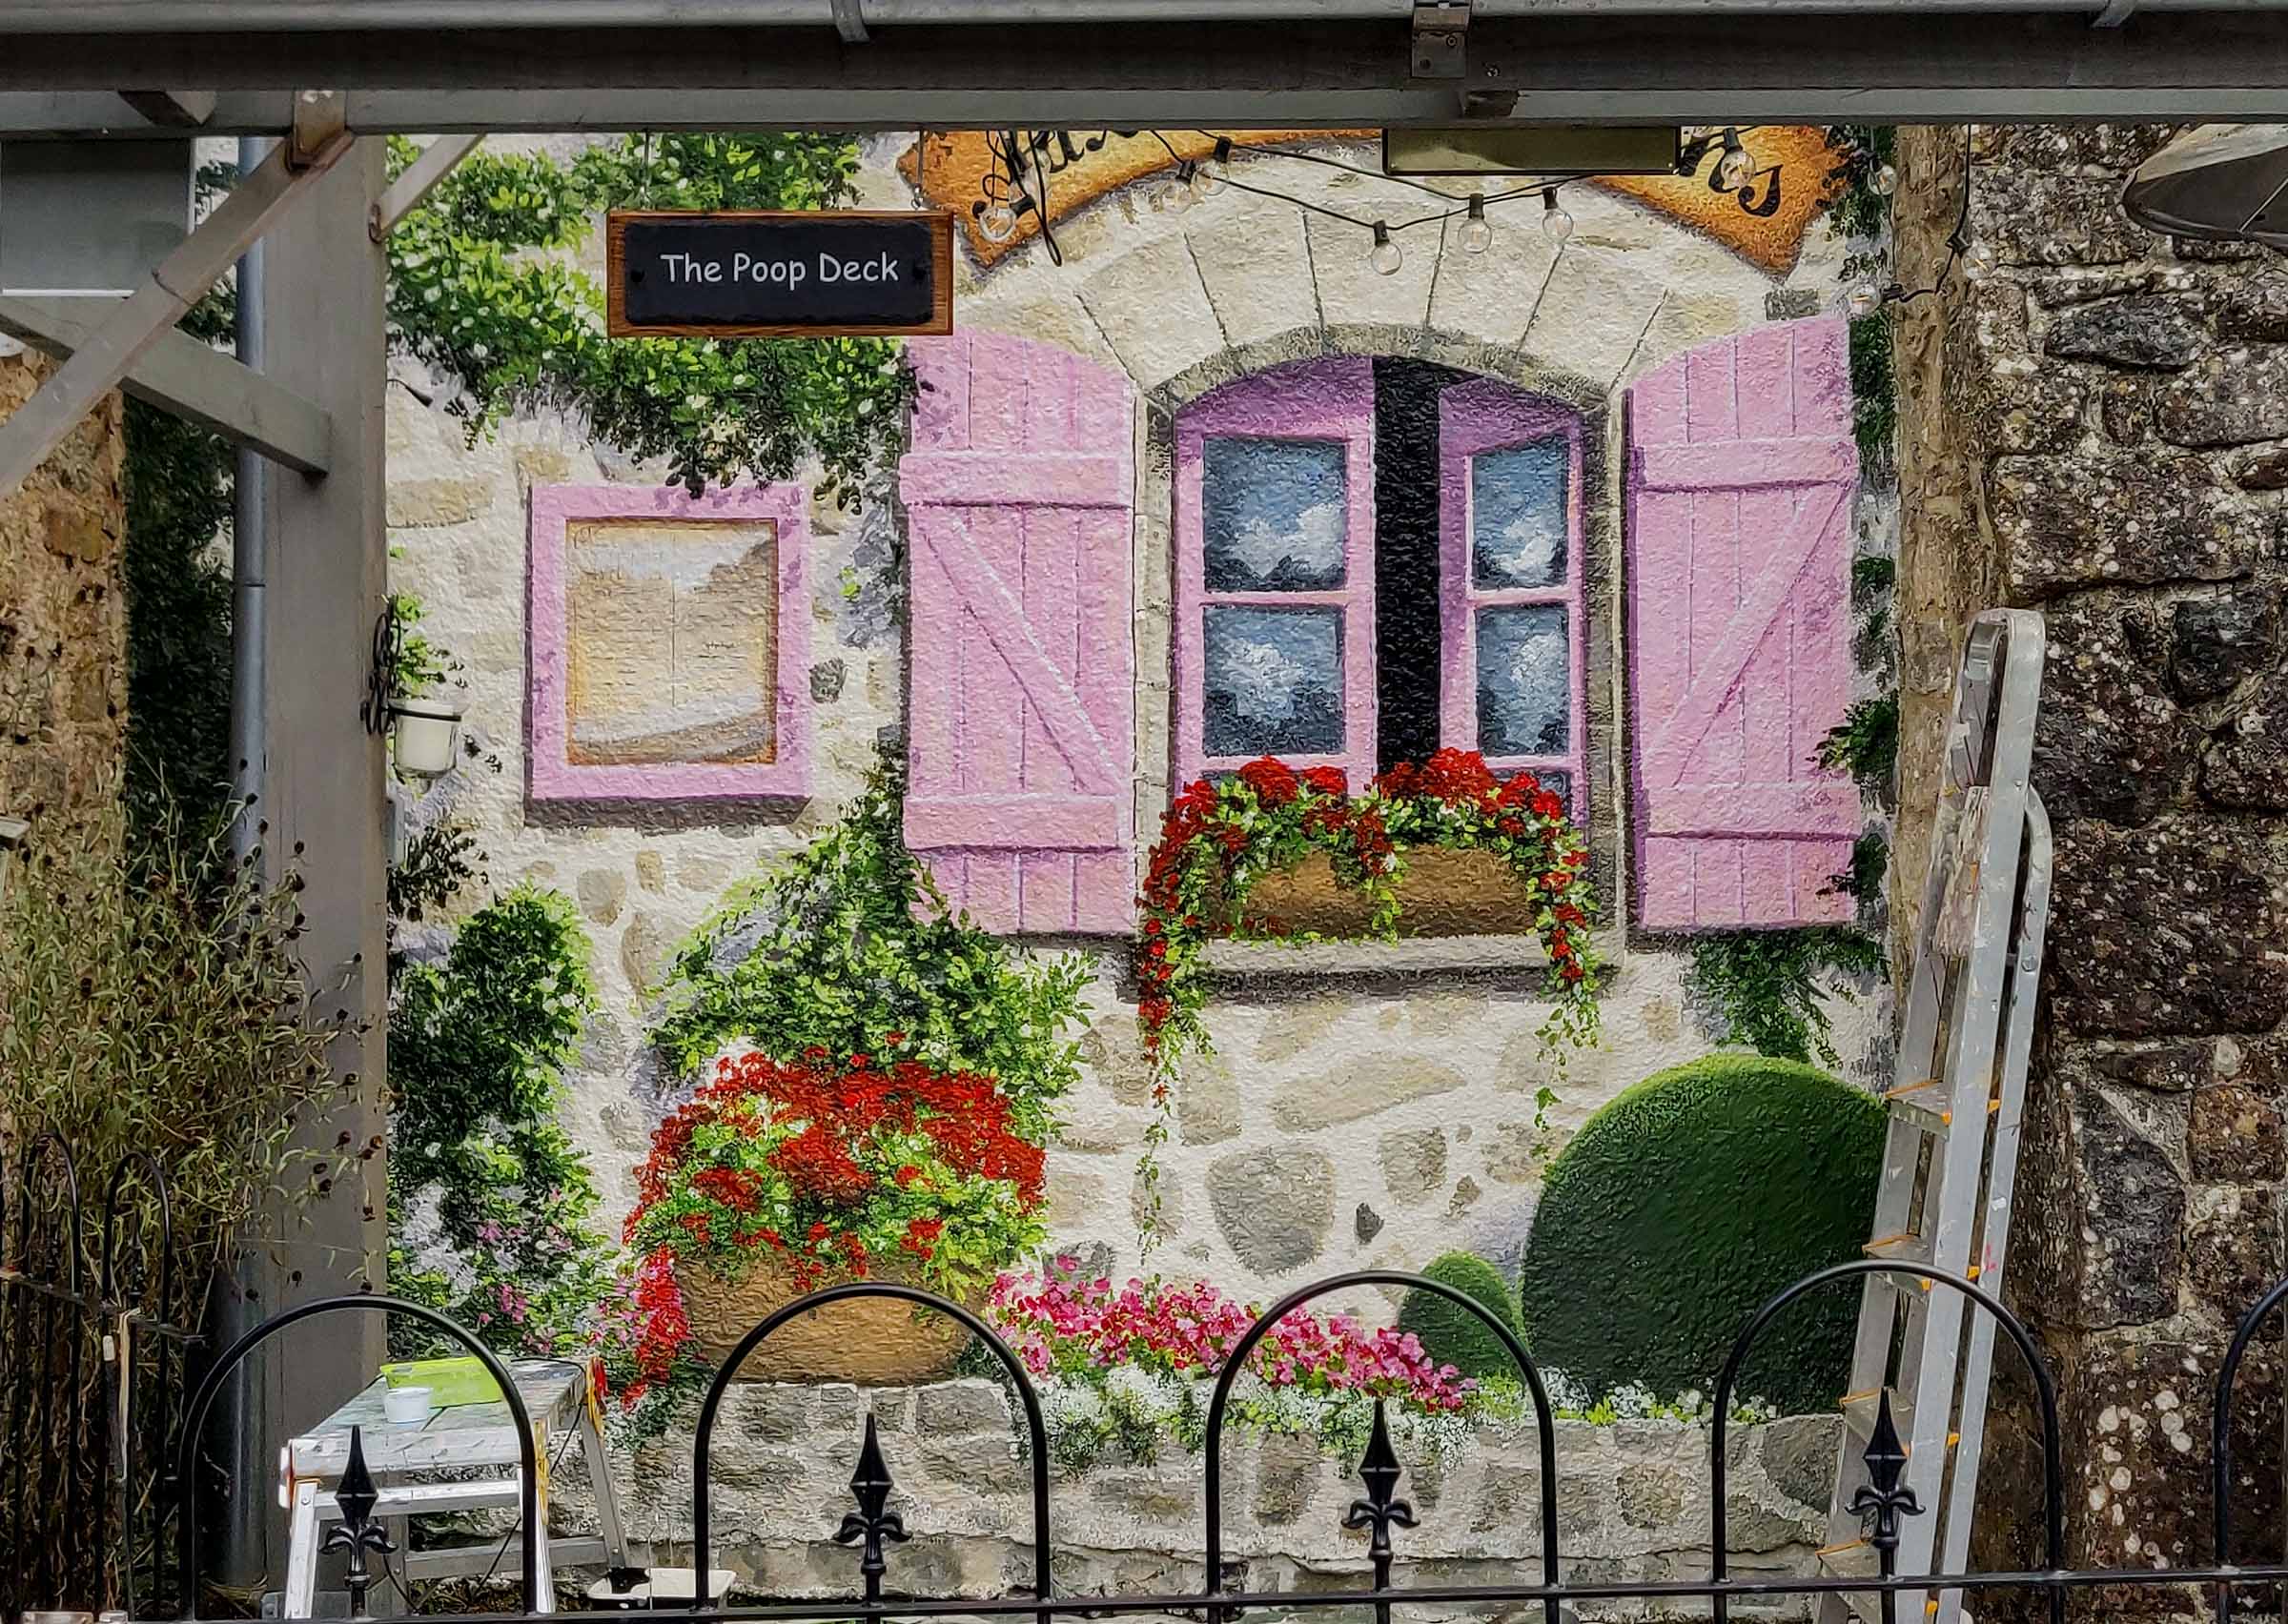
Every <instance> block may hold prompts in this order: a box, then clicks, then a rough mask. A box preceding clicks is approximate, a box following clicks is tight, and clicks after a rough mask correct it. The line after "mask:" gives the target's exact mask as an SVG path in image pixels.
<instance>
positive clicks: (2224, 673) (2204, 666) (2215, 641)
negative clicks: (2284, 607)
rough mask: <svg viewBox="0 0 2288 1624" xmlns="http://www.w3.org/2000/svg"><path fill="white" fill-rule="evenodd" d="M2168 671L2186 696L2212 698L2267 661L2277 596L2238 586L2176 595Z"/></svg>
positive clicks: (2274, 640)
mask: <svg viewBox="0 0 2288 1624" xmlns="http://www.w3.org/2000/svg"><path fill="white" fill-rule="evenodd" d="M2172 615H2173V619H2172V620H2171V624H2170V650H2169V676H2170V680H2171V681H2172V682H2173V683H2175V685H2176V691H2177V692H2178V693H2179V694H2181V695H2183V696H2184V697H2185V698H2186V699H2189V700H2213V699H2216V698H2217V697H2218V696H2220V695H2223V694H2228V693H2230V692H2232V690H2233V689H2234V688H2236V687H2237V686H2238V685H2239V683H2240V682H2241V680H2243V679H2245V678H2247V677H2250V676H2253V675H2254V674H2255V673H2257V671H2260V670H2262V669H2264V668H2265V667H2267V666H2269V665H2270V664H2271V663H2272V661H2273V657H2274V656H2275V655H2276V654H2278V651H2279V602H2278V596H2277V595H2276V594H2275V593H2273V592H2271V591H2270V590H2267V589H2263V588H2257V587H2250V588H2243V589H2239V590H2236V591H2232V592H2228V593H2225V594H2223V595H2221V596H2219V597H2216V598H2188V599H2180V600H2179V601H2178V602H2177V604H2176V608H2175V609H2174V610H2173V611H2172Z"/></svg>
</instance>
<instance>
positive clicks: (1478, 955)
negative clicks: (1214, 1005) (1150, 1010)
mask: <svg viewBox="0 0 2288 1624" xmlns="http://www.w3.org/2000/svg"><path fill="white" fill-rule="evenodd" d="M1207 962H1208V967H1209V968H1210V969H1212V970H1214V971H1215V972H1216V974H1218V975H1220V976H1225V977H1229V978H1230V979H1232V980H1234V981H1272V980H1283V979H1286V978H1289V977H1297V976H1309V977H1318V976H1394V975H1397V976H1441V975H1455V974H1460V973H1463V972H1468V971H1479V972H1498V971H1504V970H1538V969H1541V968H1542V967H1543V966H1544V965H1546V964H1548V963H1549V953H1548V949H1546V948H1545V947H1543V946H1542V939H1541V938H1540V937H1538V936H1411V937H1406V938H1402V939H1401V940H1399V941H1397V942H1305V943H1297V944H1293V945H1290V944H1286V943H1283V942H1229V941H1226V942H1211V943H1209V944H1208V952H1207Z"/></svg>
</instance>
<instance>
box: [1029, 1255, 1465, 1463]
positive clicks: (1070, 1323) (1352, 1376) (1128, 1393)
mask: <svg viewBox="0 0 2288 1624" xmlns="http://www.w3.org/2000/svg"><path fill="white" fill-rule="evenodd" d="M987 1311H988V1314H989V1317H990V1318H991V1320H992V1322H993V1325H994V1328H995V1329H996V1330H999V1331H1000V1332H1001V1334H1002V1336H1003V1337H1004V1338H1005V1339H1006V1340H1007V1341H1008V1342H1009V1344H1010V1347H1011V1350H1013V1351H1014V1352H1015V1353H1016V1355H1017V1357H1018V1358H1019V1359H1020V1360H1021V1361H1023V1363H1024V1365H1025V1368H1026V1369H1027V1370H1029V1371H1031V1372H1032V1375H1033V1377H1034V1378H1035V1380H1036V1381H1037V1382H1039V1383H1040V1384H1041V1387H1042V1391H1043V1403H1044V1407H1045V1409H1046V1411H1047V1412H1048V1420H1049V1425H1050V1448H1051V1451H1052V1454H1053V1455H1054V1457H1055V1459H1056V1462H1057V1464H1058V1465H1059V1466H1060V1467H1062V1468H1064V1469H1065V1470H1067V1471H1072V1472H1077V1471H1081V1470H1084V1469H1085V1468H1086V1467H1087V1466H1088V1465H1089V1464H1091V1463H1092V1462H1093V1460H1094V1459H1095V1458H1096V1457H1097V1455H1098V1454H1100V1453H1101V1452H1102V1451H1104V1450H1105V1449H1106V1448H1107V1447H1109V1446H1113V1445H1117V1446H1118V1447H1120V1448H1121V1449H1123V1450H1125V1451H1127V1452H1128V1453H1129V1454H1130V1455H1132V1456H1134V1457H1135V1458H1137V1459H1149V1458H1151V1456H1152V1454H1153V1452H1154V1450H1155V1449H1156V1447H1157V1445H1158V1443H1159V1442H1160V1440H1161V1439H1162V1438H1164V1437H1167V1436H1171V1435H1173V1436H1174V1437H1175V1439H1176V1441H1177V1442H1178V1443H1180V1444H1181V1445H1182V1446H1183V1447H1184V1448H1185V1449H1186V1450H1189V1451H1197V1450H1199V1449H1200V1448H1201V1446H1202V1444H1203V1443H1204V1441H1205V1438H1206V1422H1207V1405H1208V1398H1209V1393H1210V1391H1211V1384H1212V1383H1213V1381H1214V1379H1215V1377H1216V1372H1217V1371H1219V1370H1222V1368H1223V1366H1224V1363H1225V1361H1226V1360H1228V1359H1229V1358H1230V1357H1231V1355H1232V1352H1233V1350H1235V1349H1236V1347H1237V1346H1238V1344H1239V1341H1240V1338H1241V1337H1242V1336H1244V1335H1245V1334H1246V1332H1247V1330H1248V1328H1249V1327H1250V1326H1252V1325H1253V1324H1254V1323H1255V1322H1256V1318H1257V1317H1258V1315H1259V1313H1260V1309H1257V1308H1256V1306H1254V1305H1251V1304H1242V1303H1239V1302H1236V1301H1234V1300H1233V1299H1232V1298H1230V1297H1227V1296H1225V1295H1224V1294H1223V1293H1222V1292H1221V1291H1219V1290H1217V1289H1216V1288H1215V1287H1214V1286H1211V1285H1208V1284H1206V1283H1205V1282H1199V1281H1193V1282H1179V1281H1169V1280H1160V1279H1152V1280H1130V1281H1129V1282H1128V1283H1127V1284H1126V1285H1123V1286H1115V1285H1114V1284H1113V1281H1112V1280H1111V1279H1110V1278H1108V1277H1098V1278H1094V1279H1084V1278H1076V1277H1075V1274H1074V1270H1073V1264H1072V1260H1070V1259H1060V1260H1058V1268H1057V1269H1054V1270H1052V1271H1051V1272H1048V1273H1045V1274H1031V1273H1027V1274H1004V1275H1002V1276H1001V1277H1000V1278H999V1279H998V1280H996V1281H995V1282H994V1284H993V1289H992V1292H991V1297H990V1299H989V1303H988V1309H987ZM1480 1395H1481V1384H1480V1383H1478V1382H1476V1381H1473V1380H1471V1379H1470V1378H1468V1377H1466V1376H1463V1375H1462V1374H1461V1372H1460V1371H1458V1370H1456V1369H1455V1368H1454V1367H1453V1366H1452V1365H1440V1364H1438V1363H1436V1362H1435V1361H1433V1360H1432V1359H1431V1358H1430V1356H1429V1355H1428V1354H1427V1353H1425V1352H1424V1351H1423V1350H1422V1346H1421V1344H1420V1342H1419V1341H1418V1340H1417V1339H1416V1338H1415V1336H1414V1335H1413V1333H1412V1332H1408V1331H1399V1330H1389V1329H1379V1330H1376V1329H1370V1328H1368V1327H1367V1326H1366V1325H1364V1324H1363V1323H1362V1322H1360V1321H1359V1320H1358V1319H1357V1318H1355V1317H1354V1316H1352V1315H1349V1314H1344V1313H1334V1314H1329V1315H1327V1316H1326V1317H1325V1318H1324V1319H1321V1318H1320V1317H1318V1315H1316V1314H1313V1313H1310V1312H1308V1311H1306V1310H1303V1309H1297V1310H1296V1311H1295V1312H1293V1313H1291V1314H1289V1315H1288V1316H1287V1317H1286V1318H1285V1319H1283V1320H1281V1321H1280V1322H1279V1323H1278V1324H1277V1326H1275V1327H1274V1328H1273V1329H1272V1330H1271V1331H1270V1332H1269V1333H1268V1334H1266V1335H1265V1336H1264V1338H1263V1339H1262V1341H1261V1342H1259V1343H1258V1344H1256V1349H1255V1350H1254V1351H1253V1352H1252V1353H1251V1354H1250V1355H1249V1359H1248V1370H1247V1373H1246V1374H1245V1375H1244V1376H1242V1377H1241V1378H1240V1380H1239V1382H1238V1383H1237V1384H1236V1386H1235V1387H1234V1388H1233V1391H1232V1404H1231V1407H1230V1410H1229V1412H1228V1413H1229V1424H1231V1425H1234V1426H1236V1427H1238V1428H1240V1429H1241V1430H1242V1431H1254V1432H1256V1433H1259V1434H1260V1433H1278V1434H1285V1435H1306V1436H1316V1437H1317V1438H1318V1440H1319V1441H1320V1442H1321V1444H1322V1445H1324V1446H1325V1447H1327V1448H1329V1449H1331V1450H1335V1451H1338V1452H1342V1453H1346V1454H1347V1453H1351V1452H1355V1451H1357V1450H1358V1449H1359V1448H1360V1447H1362V1446H1363V1445H1364V1442H1365V1438H1366V1430H1367V1428H1368V1426H1369V1425H1370V1424H1371V1422H1372V1418H1373V1401H1374V1400H1375V1399H1378V1398H1380V1399H1385V1400H1388V1401H1389V1407H1390V1410H1391V1412H1392V1415H1393V1419H1394V1422H1396V1423H1397V1424H1398V1426H1399V1430H1400V1431H1407V1430H1408V1424H1409V1423H1412V1424H1413V1430H1415V1431H1424V1430H1429V1431H1433V1432H1435V1431H1437V1430H1438V1429H1437V1428H1436V1427H1435V1426H1434V1425H1432V1426H1428V1427H1426V1425H1425V1424H1435V1423H1439V1422H1443V1423H1445V1424H1446V1427H1447V1429H1448V1430H1451V1429H1452V1428H1453V1427H1454V1426H1455V1425H1456V1424H1459V1423H1463V1422H1465V1421H1466V1418H1467V1414H1468V1412H1469V1411H1472V1410H1473V1409H1475V1408H1477V1407H1478V1402H1479V1399H1480Z"/></svg>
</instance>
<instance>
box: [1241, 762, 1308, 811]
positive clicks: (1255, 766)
mask: <svg viewBox="0 0 2288 1624" xmlns="http://www.w3.org/2000/svg"><path fill="white" fill-rule="evenodd" d="M1239 782H1241V783H1243V784H1245V785H1247V787H1248V788H1250V789H1252V790H1254V791H1255V792H1256V800H1257V801H1259V802H1262V803H1263V804H1264V805H1266V806H1284V805H1286V804H1287V803H1288V802H1290V801H1293V800H1294V799H1295V798H1296V796H1297V794H1298V793H1300V792H1299V790H1298V788H1297V782H1296V777H1295V769H1294V768H1293V767H1291V766H1289V765H1288V764H1287V763H1286V762H1285V761H1280V760H1279V759H1278V758H1277V757H1276V756H1263V757H1260V758H1258V759H1257V760H1256V761H1250V762H1248V763H1247V765H1246V766H1244V767H1241V768H1240V769H1239Z"/></svg>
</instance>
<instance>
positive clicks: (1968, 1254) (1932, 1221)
mask: <svg viewBox="0 0 2288 1624" xmlns="http://www.w3.org/2000/svg"><path fill="white" fill-rule="evenodd" d="M2042 656H2043V630H2042V618H2041V617H2040V616H2039V615H2037V614H2035V613H2033V612H2032V611H2030V610H2012V609H1990V610H1987V611H1986V612H1985V613H1983V614H1981V615H1979V616H1978V618H1977V619H1975V620H1973V621H1972V622H1971V632H1970V638H1969V640H1968V642H1967V644H1966V646H1965V647H1964V650H1963V657H1962V665H1961V668H1960V670H1959V671H1958V672H1957V674H1956V676H1955V680H1954V703H1953V713H1952V721H1951V725H1950V730H1949V734H1948V738H1947V744H1946V753H1945V761H1944V763H1943V768H1942V777H1941V785H1940V790H1939V798H1938V813H1937V818H1936V821H1935V822H1934V825H1933V827H1932V829H1931V864H1930V871H1929V874H1928V875H1927V877H1926V879H1925V882H1924V886H1923V908H1922V913H1921V915H1920V917H1919V919H1918V921H1917V927H1916V934H1915V944H1914V957H1913V961H1912V966H1911V971H1910V981H1909V986H1908V994H1907V1010H1906V1019H1905V1021H1904V1023H1903V1025H1902V1028H1901V1035H1900V1041H1899V1054H1898V1069H1897V1072H1896V1076H1895V1081H1894V1084H1893V1086H1891V1088H1890V1090H1889V1091H1888V1093H1887V1095H1886V1099H1887V1101H1888V1105H1889V1110H1890V1127H1889V1129H1888V1131H1887V1134H1886V1137H1885V1141H1884V1148H1883V1175H1882V1182H1881V1184H1880V1186H1879V1187H1878V1188H1877V1192H1876V1196H1875V1222H1874V1238H1873V1239H1872V1240H1870V1241H1869V1243H1868V1245H1867V1248H1866V1251H1867V1255H1868V1256H1869V1257H1876V1258H1886V1259H1890V1260H1892V1261H1894V1262H1900V1263H1915V1264H1922V1265H1925V1266H1927V1267H1929V1268H1931V1269H1936V1270H1939V1271H1941V1272H1944V1273H1948V1274H1953V1275H1958V1276H1961V1277H1964V1278H1967V1279H1970V1280H1972V1281H1975V1282H1976V1283H1977V1284H1978V1285H1979V1286H1980V1287H1982V1288H1984V1289H1987V1290H1989V1291H1999V1290H2000V1289H2001V1284H2002V1267H2003V1259H2004V1255H2005V1251H2006V1248H2007V1246H2008V1242H2009V1239H2010V1205H2011V1193H2012V1184H2013V1182H2014V1181H2015V1178H2016V1174H2017V1166H2018V1130H2019V1123H2020V1119H2021V1116H2022V1114H2023V1112H2024V1108H2025V1100H2026V1067H2027V1061H2028V1058H2029V1056H2030V1055H2031V1053H2032V1051H2033V1020H2034V1004H2035V999H2036V995H2037V993H2038V992H2039V989H2040V983H2041V965H2042V934H2043V930H2044V927H2045V926H2046V925H2047V924H2048V922H2049V913H2050V855H2051V854H2050V822H2049V819H2048V818H2047V816H2045V815H2044V813H2043V810H2042V803H2041V798H2040V797H2039V796H2038V795H2036V794H2035V793H2034V791H2033V788H2032V787H2031V786H2030V784H2029V782H2028V769H2029V767H2030V765H2031V763H2032V759H2033V724H2034V714H2035V711H2036V709H2037V707H2038V705H2039V703H2040V700H2041V684H2042ZM1863 1293H1864V1294H1863V1296H1862V1298H1861V1301H1860V1308H1859V1330H1858V1335H1857V1338H1856V1339H1855V1341H1854V1343H1853V1347H1852V1352H1851V1375H1850V1387H1849V1391H1847V1392H1846V1393H1845V1395H1844V1396H1843V1399H1842V1409H1843V1414H1844V1429H1845V1435H1844V1442H1843V1452H1842V1458H1841V1459H1840V1460H1839V1461H1838V1463H1837V1466H1836V1474H1835V1497H1834V1500H1833V1501H1832V1503H1831V1510H1830V1511H1829V1513H1828V1543H1827V1544H1826V1545H1825V1546H1824V1547H1823V1548H1822V1549H1821V1551H1820V1553H1819V1559H1820V1566H1821V1568H1822V1570H1823V1571H1824V1572H1826V1573H1830V1574H1835V1575H1838V1576H1850V1577H1860V1578H1865V1577H1872V1576H1873V1575H1874V1574H1875V1573H1876V1572H1877V1563H1876V1556H1875V1552H1874V1550H1873V1548H1872V1546H1871V1545H1870V1544H1869V1541H1868V1539H1867V1538H1866V1531H1865V1530H1864V1529H1863V1528H1862V1527H1861V1524H1860V1519H1859V1518H1858V1516H1857V1515H1855V1514H1854V1513H1853V1512H1851V1511H1850V1510H1849V1506H1850V1503H1851V1499H1852V1497H1853V1495H1854V1494H1856V1493H1857V1492H1858V1491H1859V1489H1860V1488H1861V1487H1862V1486H1864V1485H1865V1484H1866V1483H1867V1482H1868V1472H1867V1467H1866V1463H1865V1461H1864V1460H1863V1459H1862V1451H1864V1449H1865V1448H1866V1445H1867V1442H1868V1440H1869V1437H1871V1436H1872V1434H1873V1431H1874V1427H1875V1424H1876V1419H1877V1415H1878V1412H1879V1411H1880V1410H1881V1409H1882V1408H1883V1404H1884V1401H1885V1399H1886V1398H1888V1401H1889V1406H1890V1413H1891V1417H1892V1421H1893V1424H1894V1425H1895V1426H1896V1427H1897V1429H1898V1434H1899V1437H1900V1438H1901V1440H1902V1441H1903V1442H1904V1443H1905V1445H1906V1449H1907V1467H1906V1472H1905V1476H1904V1482H1905V1484H1906V1486H1907V1487H1908V1488H1910V1489H1911V1490H1912V1491H1913V1492H1914V1495H1915V1499H1916V1501H1917V1502H1918V1503H1919V1505H1920V1506H1921V1508H1922V1514H1920V1515H1917V1516H1910V1517H1906V1518H1904V1519H1902V1529H1901V1539H1900V1544H1899V1549H1898V1563H1897V1569H1896V1571H1897V1572H1898V1573H1906V1574H1914V1573H1960V1572H1962V1571H1963V1570H1964V1565H1965V1563H1966V1562H1968V1560H1969V1558H1970V1543H1971V1512H1972V1508H1973V1503H1974V1500H1975V1496H1976V1491H1977V1485H1978V1461H1979V1452H1980V1447H1981V1445H1982V1443H1983V1441H1984V1429H1985V1422H1986V1404H1987V1386H1988V1378H1989V1376H1990V1374H1991V1372H1992V1364H1993V1350H1994V1332H1995V1325H1994V1321H1993V1319H1992V1316H1991V1315H1988V1314H1985V1313H1980V1312H1971V1311H1967V1310H1968V1308H1969V1301H1968V1299H1967V1298H1965V1297H1964V1296H1963V1295H1962V1294H1961V1293H1960V1292H1957V1291H1951V1290H1948V1289H1945V1288H1943V1287H1936V1286H1933V1285H1931V1283H1930V1282H1929V1281H1927V1280H1918V1279H1915V1278H1912V1277H1910V1276H1890V1275H1880V1274H1874V1275H1869V1276H1868V1277H1867V1282H1866V1285H1865V1287H1864V1288H1863ZM1966 1322H1967V1323H1966ZM1934 1556H1935V1559H1936V1566H1933V1558H1934ZM1880 1611H1881V1609H1880V1598H1879V1597H1878V1596H1877V1595H1876V1594H1874V1593H1872V1592H1855V1593H1851V1594H1848V1595H1846V1594H1828V1595H1824V1596H1822V1597H1821V1598H1820V1603H1819V1609H1818V1614H1819V1624H1847V1620H1848V1617H1849V1614H1858V1615H1859V1616H1860V1617H1862V1618H1865V1619H1869V1620H1872V1619H1875V1618H1877V1617H1878V1616H1879V1615H1880ZM1961 1614H1962V1594H1961V1592H1959V1591H1947V1592H1943V1593H1940V1594H1937V1595H1925V1594H1922V1593H1919V1592H1911V1591H1906V1592H1901V1593H1900V1594H1899V1599H1898V1606H1897V1616H1898V1617H1899V1618H1900V1619H1901V1620H1904V1621H1907V1624H1914V1621H1917V1620H1931V1621H1933V1624H1959V1620H1960V1618H1961Z"/></svg>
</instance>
